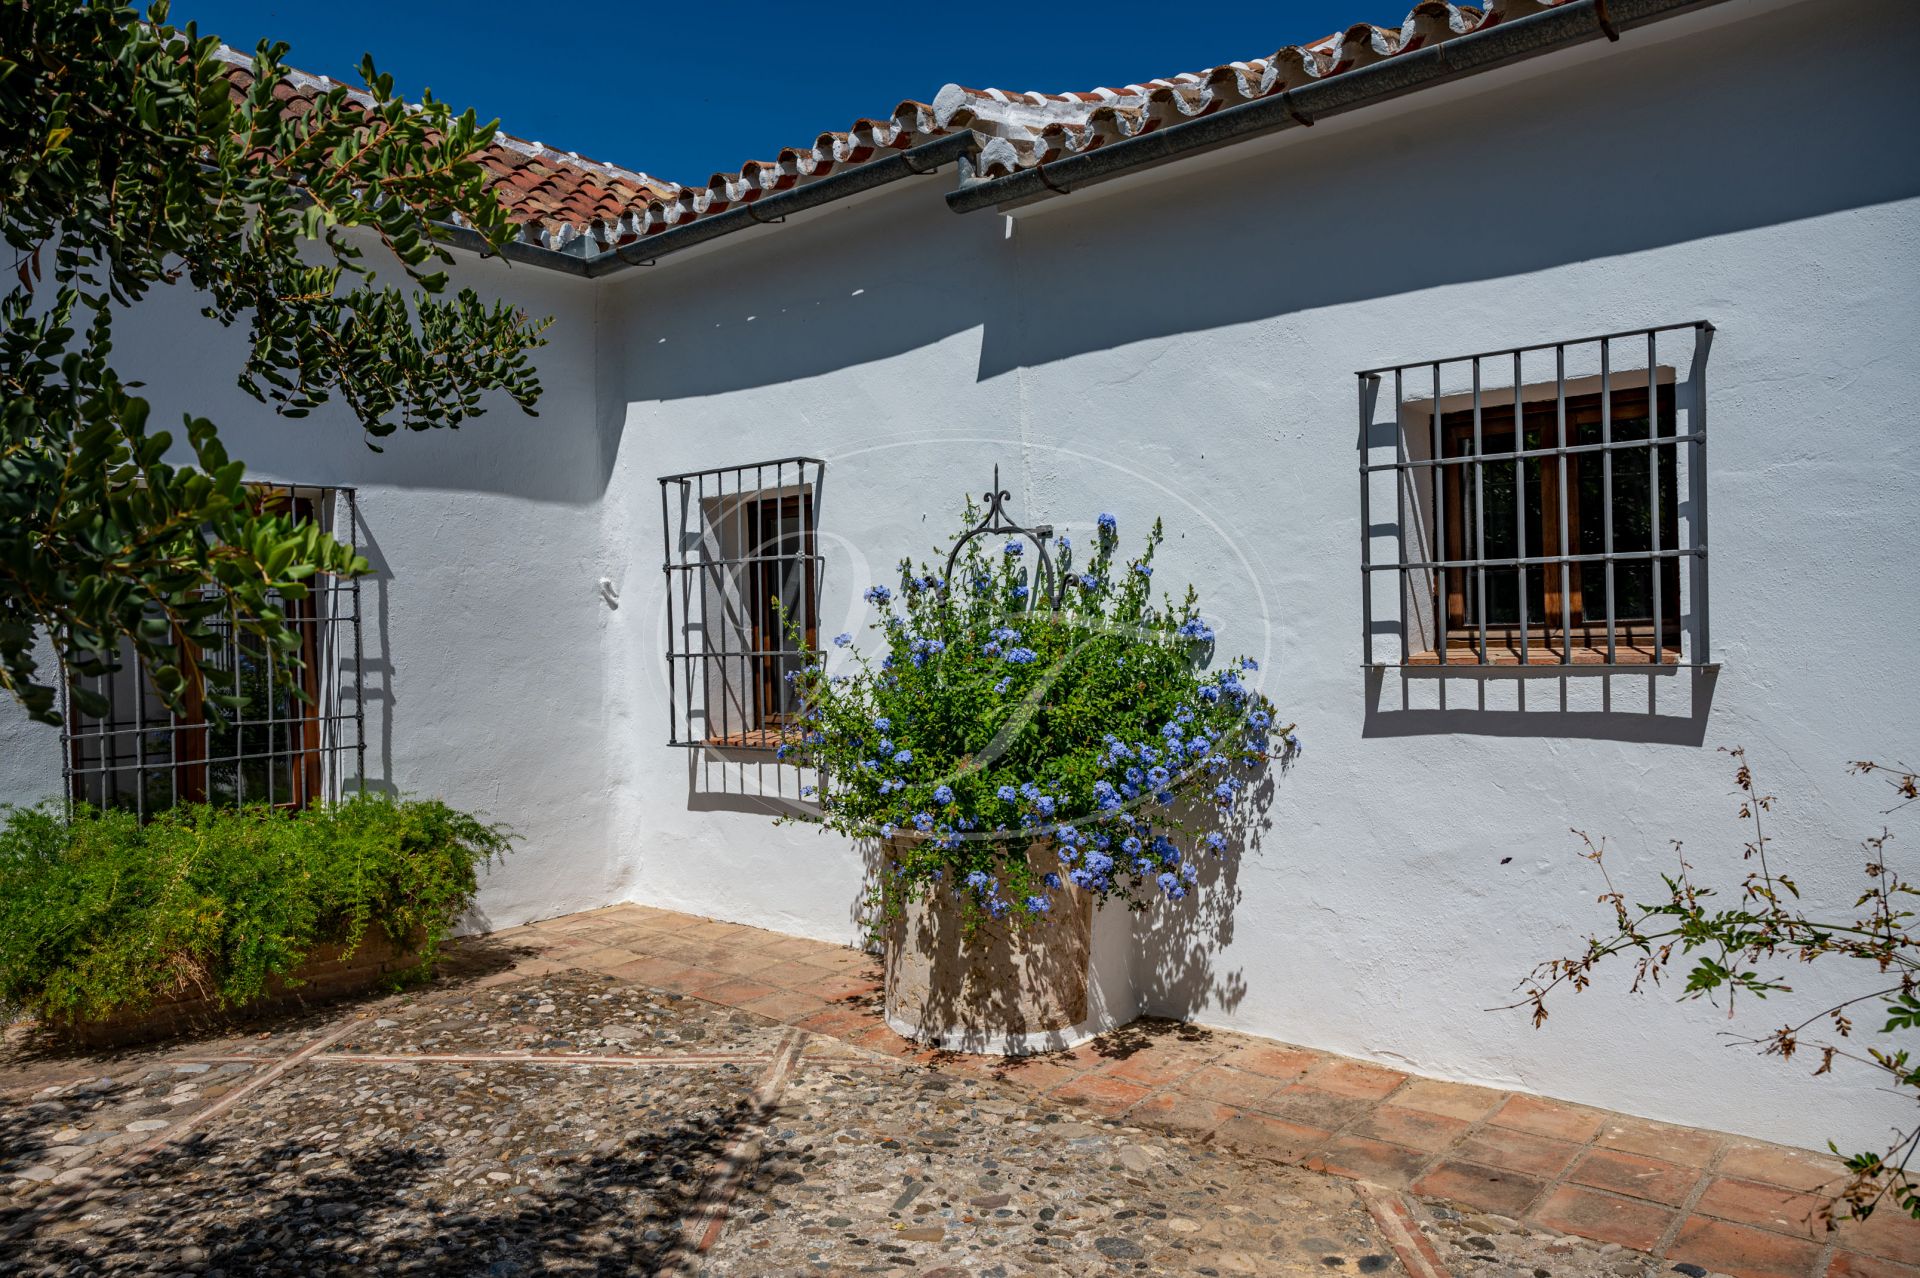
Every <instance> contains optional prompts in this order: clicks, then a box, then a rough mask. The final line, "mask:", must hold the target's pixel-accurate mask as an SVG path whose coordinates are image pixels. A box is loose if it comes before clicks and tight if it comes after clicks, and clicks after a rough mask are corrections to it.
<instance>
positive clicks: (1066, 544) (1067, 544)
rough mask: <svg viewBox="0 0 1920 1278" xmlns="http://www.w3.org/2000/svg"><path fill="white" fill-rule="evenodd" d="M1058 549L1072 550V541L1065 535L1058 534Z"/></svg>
mask: <svg viewBox="0 0 1920 1278" xmlns="http://www.w3.org/2000/svg"><path fill="white" fill-rule="evenodd" d="M1060 549H1062V550H1072V549H1073V539H1072V538H1071V537H1069V536H1067V535H1066V534H1065V533H1061V534H1060Z"/></svg>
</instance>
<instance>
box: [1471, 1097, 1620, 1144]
mask: <svg viewBox="0 0 1920 1278" xmlns="http://www.w3.org/2000/svg"><path fill="white" fill-rule="evenodd" d="M1600 1119H1601V1114H1600V1113H1599V1112H1597V1111H1595V1110H1591V1109H1581V1108H1580V1107H1578V1106H1576V1105H1567V1104H1563V1103H1562V1102H1560V1101H1553V1100H1546V1099H1543V1098H1542V1097H1539V1096H1524V1095H1522V1096H1510V1097H1508V1098H1507V1103H1506V1104H1504V1105H1502V1106H1501V1107H1500V1108H1499V1109H1497V1110H1495V1111H1494V1112H1493V1117H1492V1118H1491V1119H1490V1120H1488V1121H1490V1122H1491V1123H1493V1124H1494V1125H1495V1126H1498V1127H1507V1128H1512V1129H1513V1130H1515V1131H1522V1132H1528V1133H1530V1134H1532V1135H1535V1136H1548V1137H1551V1138H1553V1139H1554V1140H1570V1141H1572V1142H1573V1143H1574V1144H1576V1145H1579V1144H1584V1143H1585V1142H1586V1141H1588V1140H1590V1139H1591V1138H1592V1137H1593V1134H1594V1133H1595V1132H1597V1131H1599V1130H1600Z"/></svg>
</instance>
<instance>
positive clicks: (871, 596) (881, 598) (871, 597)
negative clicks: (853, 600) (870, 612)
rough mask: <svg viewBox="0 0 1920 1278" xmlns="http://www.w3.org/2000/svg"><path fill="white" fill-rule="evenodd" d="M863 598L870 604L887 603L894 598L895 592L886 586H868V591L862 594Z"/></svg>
mask: <svg viewBox="0 0 1920 1278" xmlns="http://www.w3.org/2000/svg"><path fill="white" fill-rule="evenodd" d="M861 598H863V599H865V600H866V601H867V602H868V603H870V604H885V603H886V602H887V601H888V600H890V599H892V598H893V592H892V591H891V590H888V589H887V588H886V587H885V586H868V587H867V593H866V594H864V595H862V596H861Z"/></svg>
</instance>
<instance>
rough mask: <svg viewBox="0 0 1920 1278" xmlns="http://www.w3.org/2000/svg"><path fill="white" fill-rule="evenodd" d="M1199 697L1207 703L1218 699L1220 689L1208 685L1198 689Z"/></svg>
mask: <svg viewBox="0 0 1920 1278" xmlns="http://www.w3.org/2000/svg"><path fill="white" fill-rule="evenodd" d="M1200 699H1201V700H1202V701H1205V702H1207V703H1209V704H1212V703H1213V702H1216V701H1218V700H1220V689H1218V688H1215V687H1212V686H1208V687H1205V688H1202V689H1200Z"/></svg>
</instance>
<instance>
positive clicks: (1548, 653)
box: [1407, 637, 1681, 668]
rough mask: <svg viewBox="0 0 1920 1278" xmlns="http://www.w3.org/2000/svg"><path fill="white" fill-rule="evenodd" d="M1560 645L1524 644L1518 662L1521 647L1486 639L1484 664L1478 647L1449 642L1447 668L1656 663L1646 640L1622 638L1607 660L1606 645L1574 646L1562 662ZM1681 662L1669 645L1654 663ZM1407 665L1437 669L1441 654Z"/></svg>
mask: <svg viewBox="0 0 1920 1278" xmlns="http://www.w3.org/2000/svg"><path fill="white" fill-rule="evenodd" d="M1561 652H1562V645H1561V644H1560V643H1558V642H1554V641H1548V640H1543V639H1534V640H1531V641H1529V642H1528V644H1527V653H1526V657H1527V659H1526V661H1524V662H1522V661H1521V659H1520V645H1519V644H1518V643H1517V642H1512V641H1508V640H1501V639H1494V638H1492V637H1489V638H1488V640H1487V655H1486V659H1485V660H1484V661H1483V660H1482V659H1481V657H1480V650H1479V648H1478V646H1477V645H1475V644H1471V643H1450V644H1448V645H1447V660H1446V665H1448V666H1520V665H1527V666H1559V665H1574V666H1604V665H1609V664H1611V665H1616V666H1651V665H1654V664H1656V662H1655V659H1654V651H1653V645H1652V644H1651V643H1650V642H1648V641H1647V640H1644V639H1642V640H1639V641H1638V642H1630V641H1628V640H1626V639H1624V638H1622V639H1620V640H1618V641H1616V642H1615V644H1614V658H1613V660H1612V662H1609V661H1608V660H1607V647H1606V645H1605V644H1600V645H1597V646H1595V645H1592V644H1575V645H1574V646H1573V649H1572V657H1571V660H1567V661H1563V660H1561ZM1680 661H1681V653H1680V645H1679V644H1677V643H1668V644H1663V645H1661V648H1660V655H1659V661H1658V663H1657V664H1660V665H1668V666H1677V665H1679V664H1680ZM1407 664H1408V665H1409V666H1422V667H1434V668H1440V667H1441V661H1440V655H1439V654H1438V653H1437V652H1433V651H1431V650H1429V651H1427V652H1416V653H1414V654H1412V655H1411V656H1409V657H1408V658H1407Z"/></svg>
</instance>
